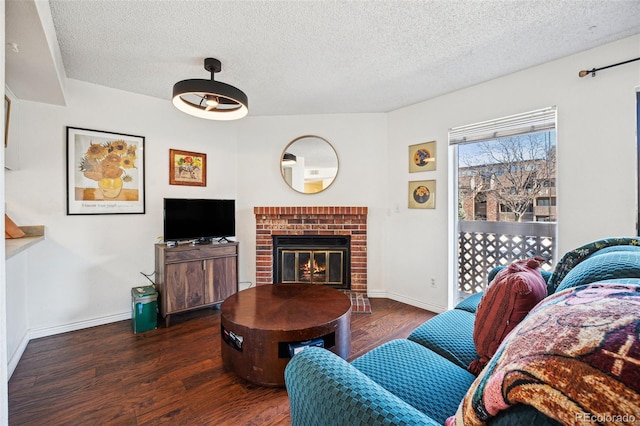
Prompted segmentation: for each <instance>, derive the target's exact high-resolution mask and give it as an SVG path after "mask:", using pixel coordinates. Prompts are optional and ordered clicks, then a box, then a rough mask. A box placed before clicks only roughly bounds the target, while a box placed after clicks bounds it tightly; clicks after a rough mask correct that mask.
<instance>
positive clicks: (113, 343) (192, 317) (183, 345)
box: [9, 299, 434, 426]
mask: <svg viewBox="0 0 640 426" xmlns="http://www.w3.org/2000/svg"><path fill="white" fill-rule="evenodd" d="M370 301H371V306H372V309H373V313H372V314H353V315H352V318H351V332H352V346H351V355H350V357H349V359H350V360H352V359H354V358H357V357H358V356H360V355H362V354H364V353H366V352H367V351H369V350H371V349H372V348H374V347H376V346H378V345H380V344H382V343H384V342H386V341H389V340H391V339H395V338H403V337H406V336H407V335H408V334H409V333H410V332H411V331H412V330H413V329H414V328H415V327H417V326H418V325H420V324H421V323H423V322H424V321H426V320H427V319H429V318H430V317H432V316H433V315H434V314H433V313H431V312H428V311H425V310H422V309H419V308H415V307H413V306H409V305H405V304H403V303H400V302H396V301H393V300H389V299H370ZM220 344H221V339H220V311H219V310H218V309H215V308H214V309H203V310H198V311H194V312H190V313H186V314H181V315H175V316H172V325H171V327H170V328H164V327H161V328H158V329H157V330H152V331H148V332H145V333H140V334H133V332H132V330H131V321H120V322H117V323H113V324H107V325H103V326H99V327H93V328H89V329H84V330H79V331H74V332H70V333H65V334H60V335H56V336H50V337H44V338H40V339H35V340H32V341H31V342H29V345H28V346H27V348H26V350H25V353H24V355H23V356H22V359H21V360H20V362H19V364H18V366H17V368H16V370H15V372H14V373H13V376H12V377H11V380H10V381H9V424H10V425H16V426H17V425H47V426H53V425H61V424H64V425H105V424H108V425H150V424H152V425H155V424H161V423H167V424H171V425H208V424H211V425H226V424H229V425H235V426H241V425H288V424H290V418H289V400H288V398H287V392H286V390H285V389H284V388H266V387H260V386H257V385H253V384H251V383H249V382H246V381H244V380H243V379H240V378H238V377H237V376H235V375H234V374H233V373H231V372H228V371H225V369H224V368H223V366H222V360H221V356H220Z"/></svg>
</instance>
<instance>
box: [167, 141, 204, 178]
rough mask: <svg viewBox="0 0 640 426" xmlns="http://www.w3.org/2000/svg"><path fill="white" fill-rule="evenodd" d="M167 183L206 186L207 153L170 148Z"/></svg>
mask: <svg viewBox="0 0 640 426" xmlns="http://www.w3.org/2000/svg"><path fill="white" fill-rule="evenodd" d="M169 185H190V186H207V154H203V153H200V152H190V151H179V150H177V149H170V150H169Z"/></svg>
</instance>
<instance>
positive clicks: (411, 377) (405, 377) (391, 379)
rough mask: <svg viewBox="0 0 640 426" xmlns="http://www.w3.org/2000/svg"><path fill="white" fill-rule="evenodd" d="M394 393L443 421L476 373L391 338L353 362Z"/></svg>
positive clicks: (417, 346) (410, 344) (432, 353)
mask: <svg viewBox="0 0 640 426" xmlns="http://www.w3.org/2000/svg"><path fill="white" fill-rule="evenodd" d="M351 364H352V365H353V366H354V367H356V368H357V369H358V370H360V371H361V372H362V373H364V374H365V375H367V376H368V377H370V378H371V379H372V380H373V381H374V382H376V383H378V384H379V385H381V386H382V387H383V388H385V389H387V390H388V391H389V392H391V393H392V394H394V395H396V396H397V397H399V398H400V399H402V400H404V401H405V402H407V403H408V404H410V405H412V406H413V407H415V408H416V409H418V410H420V411H422V412H423V413H425V414H426V415H427V416H429V417H431V418H432V419H433V420H435V421H436V422H438V423H440V424H443V423H444V421H445V420H446V419H447V417H449V416H451V415H453V414H454V413H455V412H456V410H457V409H458V405H459V404H460V401H462V398H463V397H464V395H465V393H466V392H467V390H468V389H469V386H471V383H473V381H474V379H475V376H474V375H473V374H471V373H469V372H468V371H467V370H465V369H463V368H461V367H458V366H457V365H455V364H454V363H452V362H450V361H448V360H446V359H445V358H443V357H441V356H440V355H438V354H436V353H435V352H433V351H431V350H429V349H427V348H425V347H424V346H422V345H419V344H418V343H415V342H412V341H410V340H405V339H400V340H392V341H390V342H387V343H385V344H383V345H381V346H378V347H377V348H375V349H373V350H371V351H370V352H367V353H366V354H364V355H363V356H361V357H360V358H357V359H356V360H354V361H353V362H352V363H351Z"/></svg>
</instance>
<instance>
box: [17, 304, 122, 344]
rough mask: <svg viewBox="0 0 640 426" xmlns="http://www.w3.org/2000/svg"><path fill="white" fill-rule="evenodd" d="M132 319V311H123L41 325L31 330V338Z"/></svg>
mask: <svg viewBox="0 0 640 426" xmlns="http://www.w3.org/2000/svg"><path fill="white" fill-rule="evenodd" d="M128 319H131V312H130V311H129V312H123V313H120V314H113V315H107V316H104V317H99V318H92V319H89V320H85V321H78V322H72V323H69V324H63V325H57V326H55V327H39V328H32V329H30V330H29V338H30V339H37V338H39V337H47V336H53V335H55V334H61V333H67V332H69V331H76V330H81V329H83V328H89V327H96V326H98V325H104V324H109V323H112V322H118V321H124V320H128Z"/></svg>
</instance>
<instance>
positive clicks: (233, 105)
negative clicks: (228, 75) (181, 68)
mask: <svg viewBox="0 0 640 426" xmlns="http://www.w3.org/2000/svg"><path fill="white" fill-rule="evenodd" d="M204 69H205V70H207V71H209V72H210V73H211V80H203V79H192V80H182V81H179V82H177V83H176V84H174V85H173V105H174V106H175V107H176V108H178V109H179V110H180V111H182V112H186V113H187V114H190V115H193V116H196V117H200V118H206V119H208V120H237V119H239V118H242V117H244V116H245V115H247V113H248V112H249V100H248V99H247V95H245V93H244V92H243V91H242V90H240V89H238V88H237V87H234V86H231V85H229V84H226V83H222V82H220V81H215V80H214V78H213V77H214V74H215V73H217V72H220V71H221V70H222V64H221V63H220V61H219V60H217V59H214V58H206V59H205V60H204Z"/></svg>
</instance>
